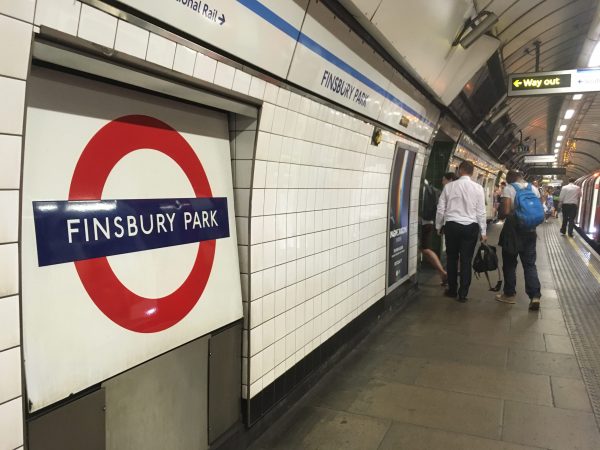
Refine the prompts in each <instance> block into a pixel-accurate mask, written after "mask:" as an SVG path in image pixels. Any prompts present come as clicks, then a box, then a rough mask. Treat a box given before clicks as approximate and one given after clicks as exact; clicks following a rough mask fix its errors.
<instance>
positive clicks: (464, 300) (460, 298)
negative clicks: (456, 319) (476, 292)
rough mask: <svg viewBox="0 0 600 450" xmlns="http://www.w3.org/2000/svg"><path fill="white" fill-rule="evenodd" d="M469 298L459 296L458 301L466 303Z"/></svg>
mask: <svg viewBox="0 0 600 450" xmlns="http://www.w3.org/2000/svg"><path fill="white" fill-rule="evenodd" d="M467 300H468V299H467V297H458V298H457V299H456V301H457V302H461V303H465V302H466V301H467Z"/></svg>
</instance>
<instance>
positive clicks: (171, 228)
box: [33, 115, 229, 333]
mask: <svg viewBox="0 0 600 450" xmlns="http://www.w3.org/2000/svg"><path fill="white" fill-rule="evenodd" d="M140 149H154V150H157V151H159V152H161V153H163V154H164V155H166V156H168V157H169V158H171V159H172V160H173V161H174V162H175V163H177V165H178V166H179V167H180V168H181V169H182V170H183V172H184V173H185V175H186V176H187V178H188V180H189V182H190V184H191V185H192V188H193V190H194V193H195V195H196V198H188V199H182V198H178V199H138V200H131V199H127V200H124V199H110V200H102V199H101V198H102V191H103V189H104V185H105V182H106V180H107V178H108V176H109V174H110V172H111V171H112V170H113V168H114V167H115V165H116V164H117V163H118V162H119V161H120V160H121V159H122V158H124V157H125V156H127V155H128V154H130V153H131V152H135V151H136V150H140ZM33 207H34V220H35V225H36V235H37V249H38V261H39V264H40V266H44V265H52V264H59V263H65V262H71V261H72V262H73V263H74V264H75V267H76V269H77V274H78V275H79V278H80V279H81V282H82V283H83V286H84V287H85V290H86V291H87V293H88V294H89V296H90V298H91V299H92V301H93V302H94V303H95V304H96V306H97V307H98V308H99V309H100V310H101V311H102V312H103V313H104V314H105V315H106V316H107V317H108V318H110V319H111V320H112V321H113V322H115V323H117V324H118V325H120V326H122V327H124V328H127V329H129V330H131V331H136V332H142V333H151V332H157V331H162V330H165V329H167V328H169V327H171V326H173V325H174V324H176V323H177V322H179V321H180V320H181V319H183V318H184V317H185V316H186V315H187V314H188V313H189V311H190V310H191V309H192V308H193V307H194V306H195V305H196V303H197V302H198V300H199V299H200V297H201V295H202V292H203V291H204V288H205V286H206V283H207V281H208V278H209V276H210V273H211V269H212V265H213V260H214V257H215V239H219V238H223V237H228V236H229V223H228V217H227V199H226V198H215V197H213V196H212V192H211V188H210V185H209V182H208V179H207V177H206V173H205V172H204V168H203V167H202V163H201V162H200V160H199V159H198V157H197V155H196V153H195V152H194V150H193V149H192V148H191V147H190V145H189V144H188V143H187V142H186V140H185V139H184V138H183V137H182V136H181V135H180V134H179V133H178V132H177V131H176V130H174V129H173V128H171V127H170V126H169V125H167V124H166V123H164V122H162V121H160V120H158V119H156V118H153V117H149V116H144V115H130V116H124V117H120V118H117V119H115V120H112V121H111V122H109V123H108V124H106V125H105V126H104V127H102V128H101V129H100V130H99V131H98V132H97V133H96V134H95V135H94V136H93V137H92V139H91V140H90V141H89V143H88V144H87V145H86V147H85V149H84V150H83V152H82V153H81V156H80V158H79V161H78V162H77V165H76V167H75V171H74V173H73V177H72V179H71V185H70V191H69V198H68V200H67V201H37V202H33ZM190 242H199V243H200V244H199V245H198V251H197V254H196V259H195V261H194V264H193V267H192V270H191V272H190V273H189V275H188V277H187V279H186V280H185V281H184V282H183V283H182V284H181V286H179V288H177V289H176V290H175V291H174V292H172V293H170V294H169V295H166V296H164V297H162V298H146V297H143V296H140V295H137V294H135V293H134V292H132V291H131V290H129V289H128V288H127V287H126V286H125V285H124V284H123V283H122V282H121V281H120V280H119V278H118V277H117V276H116V275H115V273H114V272H113V270H112V268H111V266H110V264H109V262H108V260H107V256H109V255H114V254H122V253H128V252H135V251H142V250H148V249H153V248H159V247H166V246H172V245H179V244H184V243H190Z"/></svg>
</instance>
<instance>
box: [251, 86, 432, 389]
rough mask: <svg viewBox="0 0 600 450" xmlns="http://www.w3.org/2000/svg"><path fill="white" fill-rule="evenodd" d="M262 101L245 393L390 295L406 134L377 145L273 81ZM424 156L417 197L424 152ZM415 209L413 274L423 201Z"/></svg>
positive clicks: (366, 131)
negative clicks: (398, 145)
mask: <svg viewBox="0 0 600 450" xmlns="http://www.w3.org/2000/svg"><path fill="white" fill-rule="evenodd" d="M259 98H260V96H259ZM262 98H263V99H264V102H265V103H264V104H263V109H262V115H261V119H260V122H259V127H258V128H259V131H258V136H257V146H256V159H255V161H254V169H253V170H254V172H253V180H252V183H253V184H252V194H251V197H252V201H251V218H250V221H251V225H250V230H251V234H250V250H249V256H248V257H249V264H250V266H249V267H250V269H249V271H250V298H249V305H247V308H246V309H247V311H248V314H249V320H248V323H247V325H248V333H247V340H248V348H247V351H248V353H247V355H245V356H247V358H248V359H247V360H246V361H245V362H247V363H248V367H247V368H246V370H247V372H246V374H245V375H248V376H249V378H244V380H247V382H248V383H249V391H246V389H244V390H243V393H244V394H245V395H246V396H247V397H246V398H252V397H254V396H255V395H256V394H258V393H259V392H260V391H261V390H262V389H263V388H265V387H267V386H268V385H269V384H270V383H271V382H273V381H274V380H275V379H276V378H277V377H279V376H281V375H282V374H283V373H284V372H286V371H287V370H289V369H290V368H291V367H292V366H293V365H294V364H296V363H297V362H298V361H300V360H301V359H302V358H303V357H304V356H305V355H307V354H308V353H310V352H311V351H312V350H314V349H315V348H316V347H318V346H319V345H320V344H322V343H323V342H324V341H326V340H327V339H328V338H330V337H331V336H332V335H333V334H335V333H336V332H337V331H339V330H340V329H341V328H342V327H343V326H344V325H346V324H348V323H349V322H350V321H351V320H352V319H354V318H355V317H357V316H358V315H359V314H361V313H362V312H363V311H365V310H366V309H367V308H368V307H369V306H371V305H372V304H373V303H375V302H376V301H377V300H379V299H380V298H382V297H383V296H384V293H385V270H386V244H387V233H386V230H387V220H388V211H387V208H388V205H387V201H388V187H389V175H390V170H391V166H392V160H393V156H394V148H395V142H396V141H398V140H401V139H400V138H399V137H398V136H395V135H392V134H390V133H384V142H383V143H382V144H380V145H379V146H378V147H377V146H372V145H371V135H372V133H373V125H372V124H369V123H365V122H363V121H361V120H358V119H356V118H353V117H352V116H350V115H347V114H344V113H342V112H340V111H338V110H335V109H333V108H330V107H328V106H326V105H323V104H319V103H317V102H315V101H313V100H311V99H309V98H307V97H303V96H300V95H298V94H296V93H292V92H290V91H289V90H287V89H285V88H280V87H277V86H275V85H272V84H270V83H267V84H266V86H265V91H264V95H263V97H262ZM404 144H405V145H406V146H408V147H409V148H410V147H411V146H412V144H410V142H409V141H405V142H404ZM417 161H418V163H417V166H416V167H415V174H414V176H415V183H414V186H415V188H414V190H413V195H414V197H413V198H415V199H417V198H418V189H419V188H418V186H419V184H418V183H419V182H420V175H421V170H422V164H423V156H422V155H419V156H418V158H417ZM243 181H244V183H246V182H247V180H246V179H244V180H243ZM411 206H412V207H413V208H415V211H414V215H413V217H415V220H414V221H413V225H414V226H413V229H414V230H415V231H414V232H413V235H412V236H413V240H414V241H415V242H414V243H413V242H411V247H410V271H411V272H410V273H411V274H412V273H414V272H415V270H416V235H415V234H414V233H415V232H416V216H417V214H416V207H417V205H416V202H415V204H411Z"/></svg>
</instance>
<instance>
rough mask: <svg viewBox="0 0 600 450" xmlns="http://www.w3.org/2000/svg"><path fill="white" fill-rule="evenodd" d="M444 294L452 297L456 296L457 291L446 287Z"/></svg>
mask: <svg viewBox="0 0 600 450" xmlns="http://www.w3.org/2000/svg"><path fill="white" fill-rule="evenodd" d="M444 296H445V297H450V298H456V292H452V291H449V290H448V289H446V290H445V291H444Z"/></svg>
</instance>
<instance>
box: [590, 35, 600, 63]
mask: <svg viewBox="0 0 600 450" xmlns="http://www.w3.org/2000/svg"><path fill="white" fill-rule="evenodd" d="M597 66H600V41H598V42H596V46H595V47H594V50H593V51H592V56H590V60H589V61H588V67H597Z"/></svg>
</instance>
